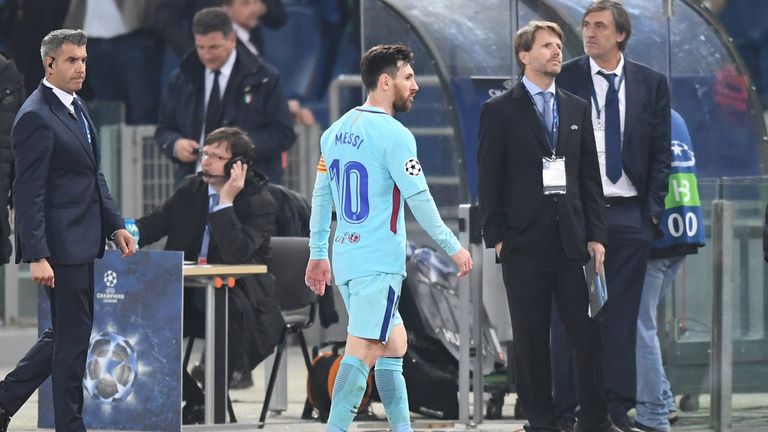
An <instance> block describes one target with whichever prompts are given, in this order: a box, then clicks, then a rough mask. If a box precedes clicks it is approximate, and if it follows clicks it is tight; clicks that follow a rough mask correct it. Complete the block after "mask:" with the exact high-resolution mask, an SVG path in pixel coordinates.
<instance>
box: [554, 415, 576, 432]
mask: <svg viewBox="0 0 768 432" xmlns="http://www.w3.org/2000/svg"><path fill="white" fill-rule="evenodd" d="M557 426H558V427H559V428H560V431H561V432H574V430H575V427H576V419H574V418H571V417H563V418H561V419H558V420H557Z"/></svg>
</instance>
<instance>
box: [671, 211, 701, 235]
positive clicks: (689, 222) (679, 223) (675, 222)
mask: <svg viewBox="0 0 768 432" xmlns="http://www.w3.org/2000/svg"><path fill="white" fill-rule="evenodd" d="M667 228H669V233H670V234H671V235H672V237H680V236H682V235H683V233H685V234H686V235H687V236H688V237H693V236H695V235H696V232H697V231H698V230H699V221H698V220H697V219H696V215H695V214H693V213H692V212H685V221H683V217H682V216H680V215H679V214H677V213H674V214H671V215H670V216H669V219H668V220H667Z"/></svg>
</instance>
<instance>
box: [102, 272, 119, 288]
mask: <svg viewBox="0 0 768 432" xmlns="http://www.w3.org/2000/svg"><path fill="white" fill-rule="evenodd" d="M104 285H106V286H107V287H109V288H114V286H115V285H117V273H115V272H113V271H112V270H108V271H107V272H106V273H104Z"/></svg>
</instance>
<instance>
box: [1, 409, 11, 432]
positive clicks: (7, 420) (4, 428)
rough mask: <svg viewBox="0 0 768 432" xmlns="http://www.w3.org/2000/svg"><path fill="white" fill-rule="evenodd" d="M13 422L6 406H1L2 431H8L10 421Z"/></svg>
mask: <svg viewBox="0 0 768 432" xmlns="http://www.w3.org/2000/svg"><path fill="white" fill-rule="evenodd" d="M10 422H11V416H9V415H8V412H7V411H5V408H3V407H2V406H0V432H6V431H7V430H8V423H10Z"/></svg>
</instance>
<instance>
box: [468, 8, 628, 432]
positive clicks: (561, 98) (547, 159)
mask: <svg viewBox="0 0 768 432" xmlns="http://www.w3.org/2000/svg"><path fill="white" fill-rule="evenodd" d="M562 38H563V33H562V31H561V30H560V27H558V26H557V24H554V23H551V22H546V21H533V22H531V23H529V24H528V25H526V26H525V27H523V28H521V29H520V30H519V31H518V32H517V33H516V34H515V37H514V47H515V56H516V60H517V62H518V65H519V66H520V68H521V70H522V71H523V73H524V75H525V76H524V77H523V79H522V81H521V82H520V83H518V84H517V85H516V86H515V87H513V88H512V89H511V90H509V91H507V92H505V93H504V94H502V95H500V96H497V97H494V98H493V99H491V100H490V101H488V102H487V103H486V104H485V105H484V106H483V109H482V112H481V114H480V147H479V151H478V163H479V169H478V173H479V191H480V216H481V219H482V230H483V239H484V240H485V245H486V247H488V248H495V249H496V254H497V256H498V258H499V260H500V261H501V265H502V272H503V276H504V285H505V286H506V288H507V299H508V301H509V309H510V316H511V318H512V331H513V333H514V334H515V345H514V362H515V368H516V376H517V391H518V395H519V401H521V402H522V404H523V410H524V412H525V414H526V415H527V417H528V422H529V425H528V426H526V428H525V429H526V431H558V430H559V429H558V428H557V425H556V423H555V416H554V413H553V409H552V408H553V407H552V393H551V374H550V370H549V367H548V365H549V324H550V310H551V307H552V304H551V302H552V299H553V298H554V299H555V303H556V306H557V308H558V310H559V311H560V313H561V314H562V316H563V317H564V321H565V322H566V325H567V327H568V332H569V334H570V335H571V336H572V338H573V340H574V342H575V344H576V346H577V350H576V353H577V360H576V362H577V369H578V377H579V380H578V385H579V387H578V393H579V401H580V402H581V406H582V410H581V411H580V413H579V430H580V431H590V432H593V431H598V432H603V431H615V430H616V429H615V427H614V426H613V425H612V424H611V422H610V420H608V418H607V411H606V404H605V401H604V400H603V398H602V395H601V393H600V389H601V387H602V385H601V382H600V370H601V360H600V352H601V342H600V336H599V333H598V326H597V324H596V323H595V322H593V321H592V320H591V319H590V318H589V315H588V305H589V298H588V292H587V285H586V281H585V278H584V269H583V266H584V264H585V263H587V261H588V260H589V258H590V255H591V256H594V258H595V266H596V268H598V269H600V268H601V265H602V260H603V254H604V253H605V249H604V248H603V243H604V242H605V237H606V233H605V208H604V204H603V194H602V190H601V187H600V171H599V167H598V163H597V155H596V152H595V142H594V136H593V134H592V124H591V122H590V121H589V106H588V105H587V104H586V103H585V102H584V101H583V100H581V99H579V98H577V97H575V96H573V95H572V94H570V93H568V92H565V91H562V90H561V89H559V88H556V87H555V84H554V80H555V76H556V75H557V74H558V73H559V72H560V64H561V59H562Z"/></svg>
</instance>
